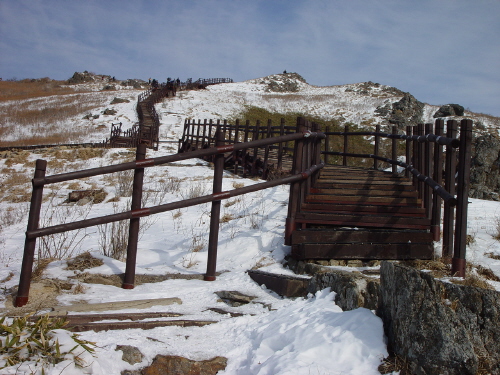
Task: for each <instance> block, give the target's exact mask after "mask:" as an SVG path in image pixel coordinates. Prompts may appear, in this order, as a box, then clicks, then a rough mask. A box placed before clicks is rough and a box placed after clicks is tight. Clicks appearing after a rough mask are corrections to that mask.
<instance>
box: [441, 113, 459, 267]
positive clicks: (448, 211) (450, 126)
mask: <svg viewBox="0 0 500 375" xmlns="http://www.w3.org/2000/svg"><path fill="white" fill-rule="evenodd" d="M456 136H457V122H456V121H455V120H448V121H447V123H446V137H447V138H456ZM456 166H457V155H456V149H455V148H454V147H452V146H446V160H445V171H444V173H445V175H444V186H445V188H446V190H447V191H448V193H450V194H451V195H455V172H456ZM454 222H455V208H454V207H453V206H451V205H450V204H449V203H446V202H445V203H444V210H443V253H442V256H443V258H451V257H452V256H453V228H454V226H455V224H454Z"/></svg>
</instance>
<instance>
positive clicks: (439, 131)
mask: <svg viewBox="0 0 500 375" xmlns="http://www.w3.org/2000/svg"><path fill="white" fill-rule="evenodd" d="M443 130H444V121H443V120H440V119H438V120H436V122H435V128H434V134H435V135H437V136H438V137H440V136H442V135H443ZM432 179H433V180H434V181H436V183H438V184H439V185H442V181H443V146H442V145H440V144H439V143H438V142H434V172H433V175H432ZM431 233H432V238H433V240H434V241H436V242H437V241H439V240H440V237H441V197H440V196H439V194H437V192H436V191H435V190H433V192H432V217H431Z"/></svg>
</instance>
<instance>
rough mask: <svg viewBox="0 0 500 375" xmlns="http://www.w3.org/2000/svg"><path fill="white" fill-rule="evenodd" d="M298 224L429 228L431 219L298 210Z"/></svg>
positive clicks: (296, 220) (296, 219)
mask: <svg viewBox="0 0 500 375" xmlns="http://www.w3.org/2000/svg"><path fill="white" fill-rule="evenodd" d="M295 222H296V223H297V224H316V225H335V226H348V227H363V228H364V227H371V228H401V229H428V228H429V226H430V220H429V219H427V218H425V217H424V218H423V217H397V216H394V215H392V214H387V215H383V214H378V215H368V214H335V213H318V212H298V213H296V215H295Z"/></svg>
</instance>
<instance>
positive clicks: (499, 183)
mask: <svg viewBox="0 0 500 375" xmlns="http://www.w3.org/2000/svg"><path fill="white" fill-rule="evenodd" d="M474 146H475V147H474V153H473V158H472V163H471V175H470V182H471V188H470V192H469V196H470V197H471V198H478V199H489V200H497V201H498V200H500V199H499V192H500V139H498V138H497V137H495V136H493V135H491V134H486V135H483V136H480V137H478V138H477V139H476V141H475V143H474Z"/></svg>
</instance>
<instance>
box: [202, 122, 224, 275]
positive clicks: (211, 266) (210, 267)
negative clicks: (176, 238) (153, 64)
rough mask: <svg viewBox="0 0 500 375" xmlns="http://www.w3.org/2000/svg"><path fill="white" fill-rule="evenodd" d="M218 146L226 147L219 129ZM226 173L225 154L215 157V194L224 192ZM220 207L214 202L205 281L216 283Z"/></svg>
mask: <svg viewBox="0 0 500 375" xmlns="http://www.w3.org/2000/svg"><path fill="white" fill-rule="evenodd" d="M215 138H216V140H217V141H216V146H224V136H223V134H222V132H221V131H220V129H217V132H216V134H215ZM223 173H224V153H222V152H221V153H219V154H217V155H215V160H214V182H213V194H217V193H220V192H221V191H222V175H223ZM220 206H221V201H220V200H217V201H213V202H212V210H211V213H210V234H209V237H208V258H207V273H206V274H205V277H204V280H205V281H214V280H215V272H216V268H217V244H218V241H219V221H220Z"/></svg>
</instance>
